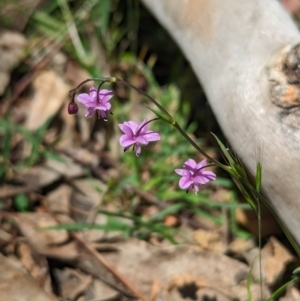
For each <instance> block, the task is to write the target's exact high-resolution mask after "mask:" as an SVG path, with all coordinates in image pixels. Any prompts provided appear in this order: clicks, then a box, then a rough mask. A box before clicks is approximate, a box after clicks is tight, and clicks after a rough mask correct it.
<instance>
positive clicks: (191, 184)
mask: <svg viewBox="0 0 300 301" xmlns="http://www.w3.org/2000/svg"><path fill="white" fill-rule="evenodd" d="M205 167H206V160H205V159H204V160H202V161H201V162H199V163H196V161H195V160H193V159H188V160H187V161H186V162H184V164H183V169H175V172H176V173H177V174H179V175H180V176H181V177H182V178H181V179H180V180H179V187H180V188H181V189H185V190H187V191H188V190H190V189H194V191H195V193H196V194H198V191H199V186H201V185H204V184H206V183H208V182H210V181H213V180H215V179H216V175H215V174H214V173H213V172H212V171H207V170H204V168H205Z"/></svg>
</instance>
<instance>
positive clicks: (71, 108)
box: [68, 102, 78, 115]
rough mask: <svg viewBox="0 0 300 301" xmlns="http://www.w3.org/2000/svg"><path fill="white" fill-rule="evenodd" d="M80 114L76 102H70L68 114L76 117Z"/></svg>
mask: <svg viewBox="0 0 300 301" xmlns="http://www.w3.org/2000/svg"><path fill="white" fill-rule="evenodd" d="M77 112H78V106H77V104H76V103H75V102H70V103H69V105H68V113H69V114H70V115H74V114H77Z"/></svg>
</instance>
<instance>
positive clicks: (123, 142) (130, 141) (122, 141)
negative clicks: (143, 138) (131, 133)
mask: <svg viewBox="0 0 300 301" xmlns="http://www.w3.org/2000/svg"><path fill="white" fill-rule="evenodd" d="M119 142H120V144H121V146H122V147H128V146H131V145H133V144H135V143H136V141H135V140H133V139H130V138H128V136H126V135H122V136H121V137H120V139H119Z"/></svg>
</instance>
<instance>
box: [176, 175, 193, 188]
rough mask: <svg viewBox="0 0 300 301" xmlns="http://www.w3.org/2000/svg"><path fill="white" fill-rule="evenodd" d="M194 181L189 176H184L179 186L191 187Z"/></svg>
mask: <svg viewBox="0 0 300 301" xmlns="http://www.w3.org/2000/svg"><path fill="white" fill-rule="evenodd" d="M193 183H194V182H193V181H192V180H191V179H190V178H189V177H182V178H181V179H180V180H179V187H180V188H181V189H189V188H190V187H191V185H193Z"/></svg>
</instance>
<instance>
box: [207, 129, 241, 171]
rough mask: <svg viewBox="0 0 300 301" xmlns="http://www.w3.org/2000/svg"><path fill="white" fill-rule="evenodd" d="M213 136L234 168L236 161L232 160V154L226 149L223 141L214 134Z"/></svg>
mask: <svg viewBox="0 0 300 301" xmlns="http://www.w3.org/2000/svg"><path fill="white" fill-rule="evenodd" d="M212 135H213V136H214V137H215V139H216V140H217V142H218V144H219V146H220V148H221V151H222V153H223V154H224V156H225V157H226V159H227V160H228V163H229V165H230V166H231V167H232V166H234V165H235V164H236V163H235V161H234V159H233V158H232V156H231V154H230V153H229V151H228V149H227V148H226V147H225V145H224V144H223V143H222V142H221V140H220V139H219V138H218V137H217V136H216V135H215V134H213V133H212Z"/></svg>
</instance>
